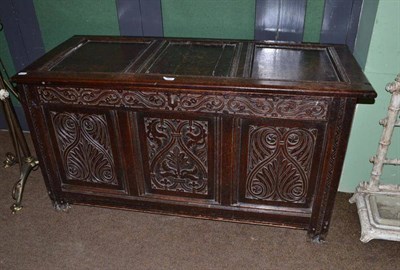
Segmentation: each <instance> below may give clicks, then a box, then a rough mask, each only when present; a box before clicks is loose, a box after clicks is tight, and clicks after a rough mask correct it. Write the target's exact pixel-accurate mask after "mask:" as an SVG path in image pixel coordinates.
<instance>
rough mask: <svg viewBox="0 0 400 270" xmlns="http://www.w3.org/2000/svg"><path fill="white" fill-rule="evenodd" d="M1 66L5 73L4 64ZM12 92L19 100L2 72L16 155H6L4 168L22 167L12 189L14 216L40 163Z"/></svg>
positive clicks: (0, 84)
mask: <svg viewBox="0 0 400 270" xmlns="http://www.w3.org/2000/svg"><path fill="white" fill-rule="evenodd" d="M1 66H2V68H3V71H4V73H5V69H4V66H3V63H2V62H1ZM5 74H6V73H5ZM6 75H7V74H6ZM10 92H12V93H13V94H14V95H15V96H16V97H17V98H18V94H17V93H16V92H15V91H14V89H13V87H12V86H11V85H10V84H9V83H8V82H7V81H6V80H5V79H4V77H3V74H2V72H0V100H1V104H2V107H3V111H4V115H5V118H6V121H7V124H8V127H9V132H10V136H11V139H12V143H13V146H14V150H15V155H14V154H12V153H7V154H6V160H5V161H4V167H5V168H7V167H10V166H13V165H15V164H16V163H18V164H19V166H20V176H19V180H18V181H17V182H16V183H15V185H14V187H13V189H12V197H13V199H14V200H15V203H14V204H13V205H12V206H11V207H10V208H11V211H12V213H13V214H14V213H16V212H17V211H19V210H21V209H22V205H21V201H22V194H23V192H24V187H25V183H26V180H27V178H28V176H29V174H30V172H31V171H32V170H33V169H36V168H37V167H38V164H39V162H38V161H37V159H36V158H35V157H33V156H32V155H31V153H30V151H29V147H28V144H27V142H26V140H25V137H24V134H23V132H22V129H21V125H20V123H19V121H18V119H17V116H16V114H15V110H14V107H13V105H12V103H11V101H10Z"/></svg>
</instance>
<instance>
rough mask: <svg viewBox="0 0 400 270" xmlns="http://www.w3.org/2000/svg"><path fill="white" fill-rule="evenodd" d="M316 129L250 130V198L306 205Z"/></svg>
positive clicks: (247, 190) (248, 181)
mask: <svg viewBox="0 0 400 270" xmlns="http://www.w3.org/2000/svg"><path fill="white" fill-rule="evenodd" d="M316 137H317V130H316V129H305V128H288V127H258V126H254V125H251V126H250V127H249V138H248V144H249V148H248V164H247V178H246V194H245V197H246V198H247V199H255V200H263V201H284V202H293V203H304V202H305V201H306V196H307V191H308V186H309V182H310V169H311V165H312V157H313V153H314V147H315V143H316Z"/></svg>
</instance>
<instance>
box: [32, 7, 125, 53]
mask: <svg viewBox="0 0 400 270" xmlns="http://www.w3.org/2000/svg"><path fill="white" fill-rule="evenodd" d="M34 5H35V9H36V14H37V17H38V21H39V25H40V29H41V31H42V37H43V41H44V45H45V48H46V51H48V50H50V49H52V48H53V47H55V46H56V45H58V44H60V43H61V42H63V41H65V40H66V39H68V38H70V37H71V36H73V35H119V27H118V17H117V8H116V5H115V1H114V0H57V1H54V0H34Z"/></svg>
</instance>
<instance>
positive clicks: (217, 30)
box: [161, 0, 255, 39]
mask: <svg viewBox="0 0 400 270" xmlns="http://www.w3.org/2000/svg"><path fill="white" fill-rule="evenodd" d="M161 3H162V15H163V22H164V35H165V36H168V37H203V38H231V39H253V38H254V18H255V0H245V1H243V0H201V1H199V0H162V1H161Z"/></svg>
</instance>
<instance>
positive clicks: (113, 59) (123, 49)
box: [49, 41, 150, 72]
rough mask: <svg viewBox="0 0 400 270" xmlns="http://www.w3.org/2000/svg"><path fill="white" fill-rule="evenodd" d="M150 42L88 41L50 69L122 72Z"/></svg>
mask: <svg viewBox="0 0 400 270" xmlns="http://www.w3.org/2000/svg"><path fill="white" fill-rule="evenodd" d="M149 43H150V42H135V43H133V42H132V43H131V42H129V43H127V42H113V43H111V42H94V41H88V42H86V43H85V44H83V45H81V46H80V47H78V48H74V50H73V51H72V52H70V53H69V54H67V55H66V56H65V57H64V58H63V59H62V60H61V61H60V62H58V63H57V64H56V65H54V66H53V67H51V68H50V69H49V70H51V71H61V72H123V71H124V70H125V69H126V68H127V67H128V66H129V65H130V64H131V63H133V62H134V61H135V60H137V59H138V57H139V56H140V55H141V53H142V52H143V51H144V49H146V48H147V47H148V44H149Z"/></svg>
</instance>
